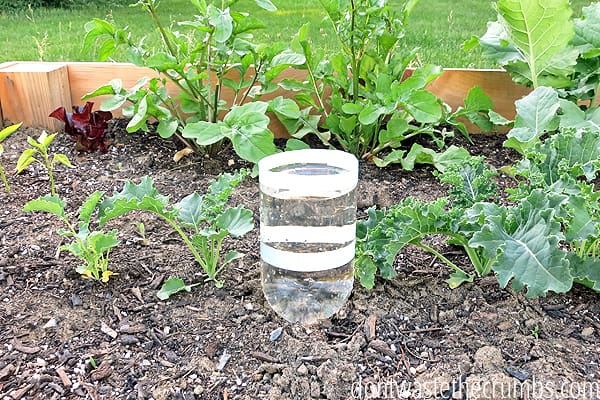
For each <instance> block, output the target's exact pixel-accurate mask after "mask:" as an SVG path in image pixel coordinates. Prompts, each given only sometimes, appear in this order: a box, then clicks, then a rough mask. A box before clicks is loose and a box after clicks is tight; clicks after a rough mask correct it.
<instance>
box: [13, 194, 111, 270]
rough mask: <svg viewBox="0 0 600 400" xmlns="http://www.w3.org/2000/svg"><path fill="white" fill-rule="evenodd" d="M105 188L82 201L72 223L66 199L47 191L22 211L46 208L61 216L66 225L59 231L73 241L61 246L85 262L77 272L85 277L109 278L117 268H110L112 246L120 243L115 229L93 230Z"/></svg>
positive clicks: (48, 211)
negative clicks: (91, 222) (47, 193)
mask: <svg viewBox="0 0 600 400" xmlns="http://www.w3.org/2000/svg"><path fill="white" fill-rule="evenodd" d="M102 195H103V192H99V191H97V192H94V193H92V194H91V195H89V196H88V198H87V199H86V200H85V201H84V202H83V204H82V205H81V208H80V209H79V212H78V215H79V217H78V221H77V222H75V223H73V222H71V219H72V218H73V216H72V215H69V214H67V213H66V212H65V206H66V204H65V202H64V201H63V200H62V199H61V198H60V197H59V196H56V195H46V196H43V197H39V198H37V199H35V200H31V201H29V202H28V203H27V204H25V206H24V207H23V211H25V212H31V211H44V212H47V213H50V214H52V215H55V216H57V217H58V218H60V220H61V221H62V222H64V224H65V225H66V226H67V229H60V230H59V231H58V234H59V235H61V236H64V237H66V238H69V239H71V243H69V244H68V245H64V246H61V249H62V250H67V251H69V252H70V253H71V254H73V255H75V256H77V257H79V258H80V259H81V260H83V261H84V264H82V265H80V266H79V267H77V272H78V273H80V274H81V275H82V276H83V277H85V278H91V279H94V280H100V281H102V282H108V280H109V279H110V277H111V276H112V275H116V274H115V273H114V272H112V271H110V270H109V269H108V257H109V253H110V249H112V248H113V247H115V246H117V245H118V244H119V240H118V239H117V233H118V231H117V230H116V229H113V230H111V231H110V232H103V231H95V230H92V231H90V221H91V219H92V215H93V214H94V212H95V210H96V207H97V206H98V204H99V202H100V200H101V198H102Z"/></svg>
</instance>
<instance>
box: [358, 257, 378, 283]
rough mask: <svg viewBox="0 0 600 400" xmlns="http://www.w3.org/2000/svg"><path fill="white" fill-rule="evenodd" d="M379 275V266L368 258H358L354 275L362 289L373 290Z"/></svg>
mask: <svg viewBox="0 0 600 400" xmlns="http://www.w3.org/2000/svg"><path fill="white" fill-rule="evenodd" d="M376 273H377V265H376V264H375V263H374V262H373V260H372V259H371V258H370V257H368V256H362V257H358V258H356V260H355V262H354V275H355V276H356V278H358V281H359V282H360V284H361V285H362V287H364V288H366V289H373V287H374V286H375V274H376Z"/></svg>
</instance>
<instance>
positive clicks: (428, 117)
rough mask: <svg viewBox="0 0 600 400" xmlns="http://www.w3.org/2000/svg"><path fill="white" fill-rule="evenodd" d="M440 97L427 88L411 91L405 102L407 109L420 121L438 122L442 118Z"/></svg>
mask: <svg viewBox="0 0 600 400" xmlns="http://www.w3.org/2000/svg"><path fill="white" fill-rule="evenodd" d="M439 101H440V100H439V99H438V98H437V97H436V96H435V95H434V94H432V93H430V92H428V91H426V90H418V91H415V92H412V93H410V95H409V96H408V99H407V100H406V102H405V103H404V104H403V105H404V107H405V108H406V110H407V111H408V112H409V113H410V114H411V115H412V116H413V117H414V118H415V120H417V122H420V123H430V124H433V123H436V122H439V121H440V119H441V118H442V109H441V107H440V103H439Z"/></svg>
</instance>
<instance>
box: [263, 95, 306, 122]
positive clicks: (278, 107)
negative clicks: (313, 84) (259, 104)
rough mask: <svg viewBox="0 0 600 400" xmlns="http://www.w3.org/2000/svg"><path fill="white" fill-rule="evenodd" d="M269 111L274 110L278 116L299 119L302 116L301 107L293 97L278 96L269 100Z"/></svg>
mask: <svg viewBox="0 0 600 400" xmlns="http://www.w3.org/2000/svg"><path fill="white" fill-rule="evenodd" d="M268 110H269V111H273V112H274V113H275V114H276V115H277V116H278V117H280V118H281V117H284V118H290V119H297V118H300V115H301V114H300V108H299V107H298V104H297V103H296V102H295V101H294V100H292V99H285V98H283V97H282V96H278V97H276V98H274V99H273V100H271V101H269V108H268Z"/></svg>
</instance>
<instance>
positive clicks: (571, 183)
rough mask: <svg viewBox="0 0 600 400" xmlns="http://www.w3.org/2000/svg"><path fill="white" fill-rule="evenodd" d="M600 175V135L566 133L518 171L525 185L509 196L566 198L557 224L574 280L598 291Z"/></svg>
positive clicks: (531, 155) (536, 152)
mask: <svg viewBox="0 0 600 400" xmlns="http://www.w3.org/2000/svg"><path fill="white" fill-rule="evenodd" d="M599 171H600V131H598V130H591V129H589V128H582V129H562V130H560V131H559V132H558V133H557V134H555V135H553V136H551V137H549V138H548V139H546V140H545V141H544V142H543V143H539V144H537V145H536V146H535V147H534V148H532V149H531V150H530V151H529V152H528V153H527V157H525V158H524V159H523V160H522V161H521V162H519V163H518V164H517V165H516V166H515V172H516V174H517V175H519V176H521V177H524V178H526V179H527V181H526V183H525V182H524V183H521V184H520V185H519V187H518V188H517V189H515V190H512V191H511V198H512V199H513V200H515V201H520V199H522V198H523V197H525V196H526V195H527V193H528V192H529V191H531V190H532V189H535V190H541V191H543V192H545V193H548V194H549V195H556V196H563V197H564V198H565V201H564V202H563V203H562V205H561V207H560V208H559V210H558V213H557V216H556V219H557V221H558V222H559V223H560V224H561V226H562V231H563V232H564V241H565V242H566V243H567V245H568V248H569V250H570V252H569V254H568V260H569V266H570V271H571V275H572V276H573V278H574V279H575V280H576V281H577V282H580V283H584V284H585V285H587V286H589V287H592V288H594V289H595V290H600V191H597V190H595V186H594V184H593V181H594V179H596V178H597V177H598V175H599Z"/></svg>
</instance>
